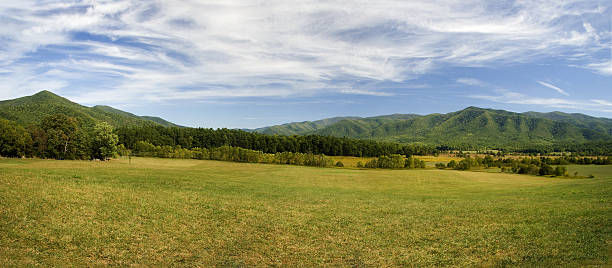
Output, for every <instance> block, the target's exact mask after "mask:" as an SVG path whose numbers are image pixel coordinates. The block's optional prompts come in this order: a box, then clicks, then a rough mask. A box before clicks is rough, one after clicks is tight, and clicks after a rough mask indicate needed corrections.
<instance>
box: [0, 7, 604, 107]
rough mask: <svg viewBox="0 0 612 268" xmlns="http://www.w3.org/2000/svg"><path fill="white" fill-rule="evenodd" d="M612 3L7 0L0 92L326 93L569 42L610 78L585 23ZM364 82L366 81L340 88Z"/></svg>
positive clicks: (128, 98)
mask: <svg viewBox="0 0 612 268" xmlns="http://www.w3.org/2000/svg"><path fill="white" fill-rule="evenodd" d="M611 6H612V5H611V4H610V3H609V2H606V1H590V0H589V1H586V0H584V1H583V0H564V1H552V0H550V1H509V2H505V1H484V0H467V1H454V0H442V1H437V2H435V3H434V2H431V1H425V0H419V1H392V0H381V1H376V3H370V2H342V1H341V2H320V1H316V0H307V1H298V2H296V1H264V2H257V3H254V2H251V1H239V0H234V1H212V2H206V1H195V0H187V1H184V2H181V3H180V4H177V3H176V2H173V1H146V2H145V1H136V0H116V1H89V0H85V1H66V2H56V1H42V2H41V1H2V2H1V3H0V23H2V25H3V27H1V29H0V36H2V38H0V51H1V53H0V70H3V71H2V72H0V85H1V86H0V90H2V92H0V98H8V97H15V96H20V95H25V94H29V93H31V92H32V91H38V90H41V89H53V90H56V91H63V92H65V95H68V96H70V97H72V98H75V99H78V100H79V101H82V102H85V103H99V102H115V103H133V102H138V101H142V100H148V101H164V100H174V99H210V98H237V97H245V96H255V97H257V96H302V95H313V94H323V93H329V92H330V91H331V92H335V93H339V94H362V95H364V94H365V95H374V96H392V95H393V93H392V92H382V91H377V90H373V88H376V83H384V82H395V83H402V82H405V81H407V80H411V79H415V78H418V77H420V76H422V75H424V74H428V73H432V72H435V71H436V70H439V69H440V68H442V67H446V66H491V65H494V64H497V63H517V62H529V61H530V60H532V59H533V58H538V57H542V56H546V57H563V55H564V54H566V53H569V52H572V53H573V54H578V53H583V54H585V55H587V56H585V57H582V58H584V62H580V63H579V64H581V66H584V67H586V68H591V69H595V70H598V71H599V72H600V73H602V74H611V73H612V69H611V68H610V66H611V65H610V64H609V60H608V61H604V62H603V63H602V60H601V59H597V57H596V56H595V55H596V54H597V53H600V52H601V51H604V50H606V49H609V43H610V38H609V35H608V34H606V33H608V31H609V30H608V29H605V28H602V25H604V24H601V23H600V24H597V23H595V22H591V20H596V19H595V18H599V17H601V16H602V14H603V13H604V12H607V10H610V8H612V7H611ZM585 20H586V21H585ZM605 25H607V24H605ZM595 59H597V60H595ZM346 77H351V78H353V79H352V81H354V82H346ZM364 81H365V82H366V83H369V84H371V85H372V87H371V88H370V89H362V88H360V87H356V86H355V87H354V86H353V85H348V88H351V89H346V88H347V87H346V86H345V85H344V84H346V83H349V84H350V83H354V84H357V83H364ZM457 82H459V83H463V84H468V85H473V86H485V85H486V84H484V82H482V81H478V80H475V79H471V80H470V78H461V79H459V80H457ZM338 84H342V86H338ZM541 84H542V83H541ZM545 84H546V85H550V84H548V83H545ZM545 84H542V85H545ZM546 85H545V86H546ZM550 86H552V87H550ZM550 86H547V87H550V88H553V89H555V90H557V91H558V92H560V93H562V94H564V93H563V92H565V91H563V90H561V89H559V88H558V87H555V86H553V85H550ZM75 88H78V89H79V90H75ZM352 88H359V89H352ZM565 94H566V93H565Z"/></svg>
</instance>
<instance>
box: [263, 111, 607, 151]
mask: <svg viewBox="0 0 612 268" xmlns="http://www.w3.org/2000/svg"><path fill="white" fill-rule="evenodd" d="M320 121H322V120H319V121H315V122H320ZM334 121H335V122H333V123H330V124H327V125H324V126H321V125H319V127H317V128H313V129H306V128H300V127H295V126H296V125H295V124H297V126H303V125H309V124H310V123H314V122H300V123H290V124H284V125H280V126H273V127H265V128H260V129H256V130H254V131H257V132H261V133H268V134H280V135H288V134H298V135H305V134H319V135H330V136H336V137H350V138H362V139H374V140H382V141H392V142H400V143H413V142H420V143H428V144H435V145H441V144H443V145H451V146H458V145H471V146H478V147H513V146H516V147H523V146H525V145H529V146H534V145H551V144H556V143H585V142H596V141H597V142H599V141H604V142H612V119H608V118H597V117H591V116H587V115H583V114H566V113H561V112H552V113H536V112H526V113H514V112H508V111H504V110H493V109H483V108H478V107H468V108H466V109H464V110H461V111H457V112H452V113H447V114H429V115H414V114H407V115H400V114H394V115H387V116H376V117H367V118H360V117H350V118H344V119H342V120H334ZM296 130H298V131H296Z"/></svg>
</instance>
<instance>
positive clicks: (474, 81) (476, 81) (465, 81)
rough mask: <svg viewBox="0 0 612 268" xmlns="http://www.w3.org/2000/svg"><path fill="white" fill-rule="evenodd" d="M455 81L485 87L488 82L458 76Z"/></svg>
mask: <svg viewBox="0 0 612 268" xmlns="http://www.w3.org/2000/svg"><path fill="white" fill-rule="evenodd" d="M457 83H460V84H464V85H468V86H479V87H486V86H487V85H488V84H487V83H486V82H483V81H480V80H478V79H474V78H465V77H464V78H459V79H457Z"/></svg>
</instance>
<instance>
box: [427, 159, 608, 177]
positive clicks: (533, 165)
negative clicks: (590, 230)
mask: <svg viewBox="0 0 612 268" xmlns="http://www.w3.org/2000/svg"><path fill="white" fill-rule="evenodd" d="M569 164H576V165H612V156H608V157H597V158H589V157H570V156H564V157H557V158H552V157H523V158H493V157H491V156H490V155H487V156H485V157H478V156H476V157H470V156H467V157H466V158H464V159H462V160H460V161H455V160H451V161H450V162H448V163H447V164H444V163H437V164H436V167H437V168H441V169H443V168H451V169H456V170H470V169H473V168H492V167H497V168H501V172H510V173H517V174H529V175H540V176H546V175H553V176H567V175H568V174H567V169H566V168H565V167H564V166H563V165H569ZM553 166H555V167H553ZM574 175H577V174H574Z"/></svg>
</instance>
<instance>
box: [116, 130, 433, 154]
mask: <svg viewBox="0 0 612 268" xmlns="http://www.w3.org/2000/svg"><path fill="white" fill-rule="evenodd" d="M115 133H116V134H117V135H118V136H119V143H121V144H124V145H125V147H126V148H128V149H133V148H134V147H135V146H136V144H137V143H138V142H139V141H147V142H149V143H151V144H153V145H155V146H164V145H167V146H179V145H180V146H181V147H182V148H187V149H191V148H207V149H211V148H217V147H221V146H232V147H240V148H244V149H250V150H256V151H262V152H264V153H271V154H274V153H279V152H293V153H309V154H315V155H316V154H324V155H330V156H366V157H378V156H381V155H391V154H401V155H430V154H434V153H437V152H438V150H437V149H436V148H435V147H434V146H430V145H424V144H398V143H390V142H379V141H373V140H360V139H351V138H338V137H333V136H321V135H304V136H297V135H293V136H279V135H266V134H260V133H255V132H247V131H243V130H237V129H225V128H222V129H216V130H215V129H210V128H178V127H162V126H142V127H121V128H118V129H117V130H116V131H115Z"/></svg>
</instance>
